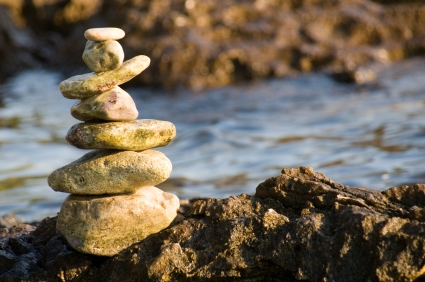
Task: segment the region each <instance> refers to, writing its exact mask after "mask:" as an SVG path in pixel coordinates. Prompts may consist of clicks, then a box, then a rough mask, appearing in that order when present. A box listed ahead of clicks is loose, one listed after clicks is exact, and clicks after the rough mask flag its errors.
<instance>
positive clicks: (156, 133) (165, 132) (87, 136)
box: [66, 119, 176, 151]
mask: <svg viewBox="0 0 425 282" xmlns="http://www.w3.org/2000/svg"><path fill="white" fill-rule="evenodd" d="M175 136H176V127H175V126H174V124H172V123H171V122H169V121H162V120H153V119H140V120H134V121H127V122H93V123H78V124H75V125H74V126H72V127H71V128H70V129H69V131H68V134H67V135H66V140H68V142H69V143H70V144H71V145H73V146H75V147H77V148H80V149H117V150H132V151H141V150H146V149H150V148H155V147H161V146H166V145H168V143H170V142H171V140H173V138H174V137H175Z"/></svg>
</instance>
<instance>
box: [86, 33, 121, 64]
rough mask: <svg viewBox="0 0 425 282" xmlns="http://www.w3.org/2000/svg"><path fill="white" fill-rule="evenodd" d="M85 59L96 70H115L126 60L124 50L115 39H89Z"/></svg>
mask: <svg viewBox="0 0 425 282" xmlns="http://www.w3.org/2000/svg"><path fill="white" fill-rule="evenodd" d="M82 57H83V61H84V62H85V63H86V65H87V66H88V67H89V68H90V69H91V70H92V71H94V72H104V71H108V70H114V69H116V68H118V67H120V66H121V64H122V63H123V61H124V50H123V49H122V46H121V44H119V43H118V41H115V40H107V41H102V42H97V41H91V40H89V41H87V43H86V48H85V49H84V52H83V56H82Z"/></svg>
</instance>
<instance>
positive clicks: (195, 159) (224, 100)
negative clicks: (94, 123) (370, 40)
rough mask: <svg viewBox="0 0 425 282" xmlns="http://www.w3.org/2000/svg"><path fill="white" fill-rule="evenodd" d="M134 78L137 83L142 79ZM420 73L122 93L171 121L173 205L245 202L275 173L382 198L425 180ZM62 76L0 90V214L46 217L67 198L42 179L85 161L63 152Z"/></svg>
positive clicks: (66, 120) (409, 69) (25, 80)
mask: <svg viewBox="0 0 425 282" xmlns="http://www.w3.org/2000/svg"><path fill="white" fill-rule="evenodd" d="M142 75H143V74H142ZM423 77H425V64H424V62H423V61H418V60H416V61H406V62H403V63H402V64H398V65H397V66H392V67H391V68H389V69H387V70H384V71H382V72H381V73H380V74H379V76H378V80H377V82H376V83H375V84H373V85H368V86H356V85H344V84H338V83H335V82H334V81H332V80H330V79H329V78H328V77H326V76H324V75H321V74H310V75H303V76H300V77H297V78H291V79H285V80H277V79H276V80H269V81H261V82H252V83H247V84H244V85H239V86H234V87H225V88H220V89H213V90H208V91H204V92H203V93H198V94H190V93H183V92H178V93H172V94H170V95H164V93H157V91H154V90H147V89H143V88H133V89H128V88H126V87H125V85H124V86H123V88H125V89H126V90H127V92H129V93H130V94H131V95H132V96H133V98H134V99H135V101H136V104H137V107H138V110H139V113H140V114H139V118H153V119H160V120H169V121H171V122H173V123H175V125H176V127H177V137H176V139H175V140H174V141H173V142H172V143H171V144H170V145H169V146H167V147H164V148H158V150H160V151H162V152H164V153H165V155H166V156H168V157H169V158H170V159H171V161H172V163H173V173H172V175H171V178H170V179H169V180H167V181H166V182H165V183H163V184H160V185H159V187H160V188H162V189H164V190H167V191H170V192H173V193H176V194H177V195H178V196H179V197H180V198H193V197H226V196H229V195H232V194H240V193H249V194H253V193H255V187H256V186H257V185H258V184H259V183H260V182H262V181H263V180H265V179H266V178H268V177H272V176H277V175H279V174H280V170H281V169H282V168H284V167H297V166H301V165H304V166H311V167H313V168H314V169H315V170H316V171H320V172H323V173H325V174H326V175H327V176H328V177H330V178H332V179H334V180H335V181H338V182H341V183H343V184H347V185H350V186H367V187H370V188H374V189H379V190H382V189H385V188H389V187H391V186H396V185H401V184H406V183H419V182H425V181H424V180H425V173H424V172H423V167H424V164H425V146H424V144H425V122H424V120H425V119H424V117H425V111H424V107H425V103H424V101H425V79H423ZM59 82H60V78H59V77H58V76H56V75H55V74H52V73H49V72H41V71H37V72H36V71H33V72H26V73H23V74H21V75H20V76H17V77H15V78H14V79H12V80H10V81H9V82H8V83H7V84H6V85H5V86H4V87H3V88H2V92H3V94H4V93H6V92H7V94H6V95H5V97H6V98H5V105H6V106H5V107H4V108H0V122H1V123H0V125H2V126H1V127H0V157H1V160H2V162H0V214H6V213H12V212H13V213H16V214H17V215H18V216H19V217H22V218H24V219H26V220H27V221H32V220H40V219H42V218H43V217H45V216H49V215H50V216H52V215H55V214H56V212H57V211H58V210H59V207H60V204H61V202H62V201H63V199H64V198H65V197H66V194H63V193H56V192H53V191H52V190H51V189H50V188H49V187H48V185H47V181H46V177H47V176H48V175H49V174H50V173H51V172H52V171H53V170H54V169H56V168H58V167H60V166H63V165H65V164H68V163H70V162H72V161H74V160H76V159H77V158H79V157H80V156H82V155H83V154H84V153H87V151H83V150H79V149H76V148H73V147H72V146H71V145H69V144H68V143H66V141H65V140H64V136H65V134H66V132H67V130H68V129H69V128H70V127H71V126H72V125H73V124H75V123H77V122H78V121H77V120H75V119H73V118H72V117H71V115H70V114H69V109H70V107H71V106H72V105H73V104H74V103H75V101H73V100H67V99H65V98H63V97H62V95H61V94H60V92H59V90H58V83H59Z"/></svg>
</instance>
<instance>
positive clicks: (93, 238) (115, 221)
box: [56, 187, 180, 256]
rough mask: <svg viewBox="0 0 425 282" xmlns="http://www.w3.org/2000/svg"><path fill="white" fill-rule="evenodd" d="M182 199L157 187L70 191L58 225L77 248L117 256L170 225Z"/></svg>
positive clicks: (90, 252)
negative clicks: (115, 191)
mask: <svg viewBox="0 0 425 282" xmlns="http://www.w3.org/2000/svg"><path fill="white" fill-rule="evenodd" d="M179 206H180V203H179V199H178V198H177V197H176V196H175V195H173V194H170V193H167V192H163V191H162V190H160V189H158V188H156V187H144V188H140V189H138V190H137V191H136V192H135V193H134V194H126V195H116V196H101V197H99V196H96V197H95V196H81V195H70V196H68V198H67V199H66V200H65V202H64V203H63V204H62V207H61V210H60V212H59V215H58V219H57V224H56V228H57V230H58V231H59V233H61V234H62V235H63V236H64V237H65V238H66V240H67V241H68V243H69V244H70V245H71V246H72V247H73V248H74V249H76V250H77V251H79V252H82V253H87V254H93V255H98V256H113V255H116V254H117V253H119V252H120V251H122V250H123V249H125V248H127V247H129V246H130V245H132V244H134V243H136V242H139V241H141V240H143V239H145V238H146V237H147V236H149V235H151V234H154V233H157V232H159V231H161V230H162V229H164V228H166V227H167V226H169V225H170V223H171V222H172V221H173V220H174V218H175V217H176V216H177V210H178V208H179Z"/></svg>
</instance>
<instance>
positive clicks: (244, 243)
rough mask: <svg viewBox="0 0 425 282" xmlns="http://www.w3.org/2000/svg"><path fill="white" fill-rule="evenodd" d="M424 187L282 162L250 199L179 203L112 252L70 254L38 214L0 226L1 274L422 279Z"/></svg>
mask: <svg viewBox="0 0 425 282" xmlns="http://www.w3.org/2000/svg"><path fill="white" fill-rule="evenodd" d="M424 191H425V185H424V184H417V185H412V186H403V187H399V188H391V189H389V190H386V191H383V192H379V191H374V190H369V189H366V188H350V187H348V186H344V185H342V184H340V183H337V182H334V181H332V180H331V179H329V178H327V177H326V176H325V175H323V174H321V173H317V172H314V171H313V170H312V169H311V168H307V167H300V168H298V169H284V170H283V171H282V175H280V176H278V177H273V178H270V179H268V180H266V181H264V182H263V183H261V184H260V185H259V186H258V187H257V189H256V193H255V195H254V196H250V195H246V194H242V195H240V196H231V197H229V198H226V199H201V200H193V201H191V202H190V203H189V204H186V205H182V206H181V209H180V212H181V214H180V216H179V217H178V218H177V219H176V220H175V222H174V224H172V225H171V226H170V227H169V228H167V229H165V230H163V231H161V232H159V233H157V234H152V235H150V236H148V237H147V238H146V239H145V240H143V241H142V242H139V243H136V244H134V245H132V246H131V247H129V248H127V249H125V250H123V251H122V252H120V253H119V254H117V255H116V256H114V257H111V258H104V257H98V256H93V255H85V254H81V253H78V252H76V251H74V250H73V249H72V248H71V247H70V246H69V245H68V244H67V243H66V240H65V239H64V238H63V237H62V236H61V235H59V234H58V233H57V232H56V230H55V224H56V218H46V219H45V220H43V221H42V222H41V223H40V224H39V226H38V227H37V229H36V230H35V231H33V232H31V233H29V234H28V233H25V234H22V235H19V236H17V237H13V236H10V235H8V234H11V232H9V233H6V234H4V233H1V237H0V238H1V239H0V280H1V281H21V280H24V279H25V280H29V281H40V280H43V281H298V280H303V281H413V280H415V279H416V281H423V280H424V279H423V277H421V276H422V275H423V274H424V265H425V236H424V235H425V223H424V217H423V216H422V214H423V209H424V207H423V206H424V205H423V201H422V200H423V199H424V197H425V196H424V195H425V192H424ZM12 229H13V228H12ZM12 229H11V230H12Z"/></svg>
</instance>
